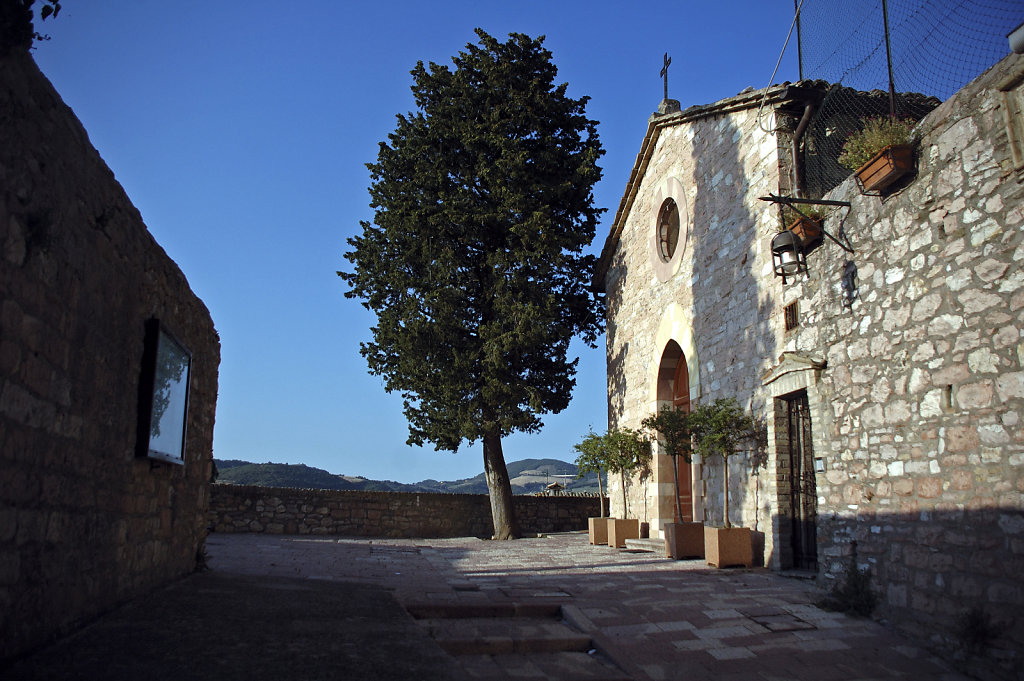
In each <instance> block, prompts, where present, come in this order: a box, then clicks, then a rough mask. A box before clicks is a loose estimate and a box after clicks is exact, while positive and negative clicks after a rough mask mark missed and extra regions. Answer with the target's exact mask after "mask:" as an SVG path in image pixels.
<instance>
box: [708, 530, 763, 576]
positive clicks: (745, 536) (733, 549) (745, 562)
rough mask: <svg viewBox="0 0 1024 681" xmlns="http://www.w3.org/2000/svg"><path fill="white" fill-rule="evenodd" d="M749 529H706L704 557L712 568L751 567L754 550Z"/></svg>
mask: <svg viewBox="0 0 1024 681" xmlns="http://www.w3.org/2000/svg"><path fill="white" fill-rule="evenodd" d="M751 540H752V537H751V535H750V528H747V527H705V528H704V555H705V559H706V560H707V562H708V565H710V566H712V567H718V568H722V567H734V566H739V565H742V566H743V567H750V566H751V565H753V563H754V549H753V544H752V541H751Z"/></svg>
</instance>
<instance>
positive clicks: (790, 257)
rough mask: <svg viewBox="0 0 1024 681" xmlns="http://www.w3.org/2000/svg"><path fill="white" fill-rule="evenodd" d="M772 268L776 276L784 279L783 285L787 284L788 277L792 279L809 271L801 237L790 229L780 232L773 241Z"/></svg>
mask: <svg viewBox="0 0 1024 681" xmlns="http://www.w3.org/2000/svg"><path fill="white" fill-rule="evenodd" d="M772 268H773V269H774V270H775V276H778V277H782V283H783V284H785V283H786V277H787V276H789V277H792V276H795V275H797V274H800V273H801V272H806V271H807V256H806V255H805V254H804V249H803V244H801V243H800V237H798V236H797V235H796V234H794V233H793V232H791V231H789V230H788V229H787V230H786V231H784V232H779V233H778V234H776V235H775V238H774V239H772Z"/></svg>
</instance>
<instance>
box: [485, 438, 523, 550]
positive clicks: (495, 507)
mask: <svg viewBox="0 0 1024 681" xmlns="http://www.w3.org/2000/svg"><path fill="white" fill-rule="evenodd" d="M484 477H485V478H487V491H488V492H489V496H490V499H491V520H492V521H493V522H494V536H493V537H492V539H518V538H519V536H520V534H519V523H517V522H516V515H515V511H514V510H513V508H512V483H511V482H509V479H508V469H507V468H506V467H505V455H504V454H503V453H502V451H501V437H500V436H498V435H497V434H489V435H484Z"/></svg>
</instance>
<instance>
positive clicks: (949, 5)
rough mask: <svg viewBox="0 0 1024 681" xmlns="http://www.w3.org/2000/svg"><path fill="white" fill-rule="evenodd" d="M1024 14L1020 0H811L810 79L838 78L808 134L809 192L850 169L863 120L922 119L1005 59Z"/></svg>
mask: <svg viewBox="0 0 1024 681" xmlns="http://www.w3.org/2000/svg"><path fill="white" fill-rule="evenodd" d="M886 19H888V34H889V35H888V43H887V41H886ZM1022 21H1024V3H1022V2H1021V0H887V2H885V3H883V2H882V0H861V1H858V2H835V0H805V1H804V2H803V4H802V5H801V8H800V56H801V59H800V62H801V78H803V79H820V80H825V81H828V82H830V83H834V84H836V86H834V87H832V88H831V89H830V90H829V93H828V95H827V96H826V98H825V100H824V102H822V105H821V107H820V109H819V110H818V112H817V115H816V117H815V121H814V122H813V123H812V125H811V127H810V128H809V129H808V133H807V136H806V138H805V140H804V142H805V148H804V151H805V160H806V163H807V164H806V178H807V190H808V191H807V193H808V195H810V196H820V195H821V194H822V193H824V192H826V191H828V190H829V189H831V188H832V187H834V186H836V185H837V184H839V183H840V182H842V181H843V180H844V179H845V178H846V177H848V176H849V175H850V172H851V171H850V170H848V169H846V168H843V167H842V166H840V165H839V164H838V163H836V162H835V159H836V157H837V156H838V155H839V152H840V151H841V150H842V145H843V143H844V142H845V140H846V138H847V137H848V136H849V135H850V134H851V133H853V132H855V131H856V130H858V129H859V128H860V126H861V125H862V122H863V120H864V119H866V118H871V117H877V116H885V115H890V113H894V114H895V115H896V116H897V117H899V118H912V119H914V120H917V119H920V118H921V117H923V116H924V115H925V114H927V113H928V112H929V111H931V110H932V109H933V108H935V106H937V105H938V104H939V103H940V102H942V101H944V100H946V99H948V98H949V97H950V96H952V95H953V94H954V93H955V92H956V91H957V90H959V89H960V88H962V87H963V86H964V85H966V84H967V83H968V82H970V81H971V80H973V79H974V78H975V77H977V76H978V75H980V74H981V73H982V72H983V71H985V70H986V69H987V68H989V67H990V66H992V65H993V64H995V63H996V62H998V61H999V60H1000V59H1002V58H1003V57H1005V56H1006V55H1007V54H1008V53H1009V51H1010V49H1009V44H1008V42H1007V39H1006V34H1007V33H1009V32H1010V31H1012V30H1013V29H1014V28H1016V27H1017V26H1018V25H1019V24H1020V23H1021V22H1022ZM887 47H888V50H887ZM887 52H888V53H889V54H890V55H891V65H892V68H891V71H892V83H893V90H894V96H893V97H892V98H891V100H890V95H889V72H890V68H889V60H888V59H887Z"/></svg>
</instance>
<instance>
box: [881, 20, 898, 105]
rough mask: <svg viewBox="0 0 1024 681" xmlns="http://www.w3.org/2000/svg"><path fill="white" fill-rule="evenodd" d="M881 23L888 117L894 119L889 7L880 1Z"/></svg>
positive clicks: (894, 90) (894, 99)
mask: <svg viewBox="0 0 1024 681" xmlns="http://www.w3.org/2000/svg"><path fill="white" fill-rule="evenodd" d="M882 22H883V23H884V24H885V62H886V64H887V65H888V67H889V115H890V116H891V117H892V118H896V87H895V86H894V85H893V81H892V49H891V47H890V46H889V6H888V3H887V2H886V0H882Z"/></svg>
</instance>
